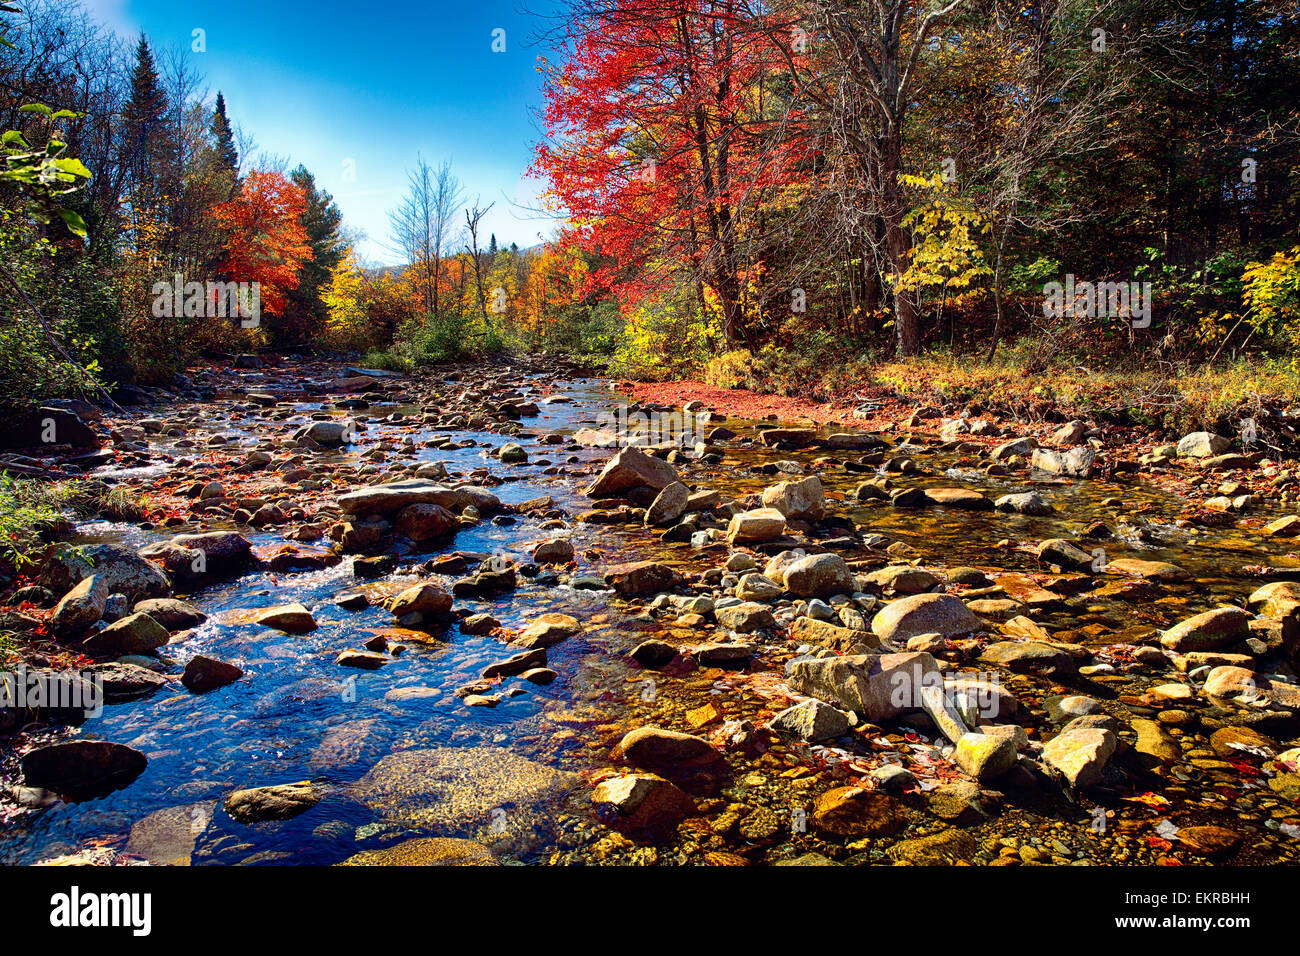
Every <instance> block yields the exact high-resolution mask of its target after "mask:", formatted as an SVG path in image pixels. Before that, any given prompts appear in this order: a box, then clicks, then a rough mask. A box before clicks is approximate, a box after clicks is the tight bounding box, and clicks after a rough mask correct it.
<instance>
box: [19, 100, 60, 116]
mask: <svg viewBox="0 0 1300 956" xmlns="http://www.w3.org/2000/svg"><path fill="white" fill-rule="evenodd" d="M18 112H20V113H40V114H41V115H42V116H49V115H50V114H51V113H53V112H54V110H52V109H50V108H49V107H48V106H46V105H45V104H44V103H28V104H27V105H26V106H20V107H18Z"/></svg>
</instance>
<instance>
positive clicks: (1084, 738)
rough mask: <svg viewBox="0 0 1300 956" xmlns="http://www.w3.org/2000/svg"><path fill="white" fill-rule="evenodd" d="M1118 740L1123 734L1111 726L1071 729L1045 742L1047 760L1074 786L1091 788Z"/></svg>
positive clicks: (1044, 752) (1045, 759)
mask: <svg viewBox="0 0 1300 956" xmlns="http://www.w3.org/2000/svg"><path fill="white" fill-rule="evenodd" d="M1118 744H1119V738H1117V737H1116V736H1115V734H1114V733H1112V732H1111V731H1109V730H1103V729H1101V728H1096V727H1094V728H1084V727H1081V728H1078V729H1074V730H1068V729H1067V730H1063V731H1062V732H1061V733H1059V734H1057V735H1056V736H1055V737H1053V738H1052V739H1051V740H1049V741H1048V742H1047V743H1046V744H1044V745H1043V760H1044V761H1046V763H1047V764H1048V765H1049V766H1050V767H1052V768H1053V769H1055V770H1056V771H1058V772H1059V773H1060V774H1061V775H1062V776H1064V777H1065V779H1066V781H1067V782H1068V783H1069V784H1070V786H1071V787H1074V788H1076V789H1087V788H1088V787H1092V786H1095V785H1096V784H1097V783H1099V782H1100V781H1101V772H1102V769H1103V768H1104V767H1105V766H1106V761H1108V760H1109V759H1110V756H1111V754H1113V753H1114V752H1115V748H1116V747H1117V746H1118Z"/></svg>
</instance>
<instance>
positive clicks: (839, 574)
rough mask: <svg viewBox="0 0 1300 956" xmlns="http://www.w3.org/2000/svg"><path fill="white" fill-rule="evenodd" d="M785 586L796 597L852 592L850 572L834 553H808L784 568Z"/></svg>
mask: <svg viewBox="0 0 1300 956" xmlns="http://www.w3.org/2000/svg"><path fill="white" fill-rule="evenodd" d="M785 588H786V590H787V591H789V592H790V593H791V594H794V595H795V596H796V597H804V598H827V597H831V596H832V595H835V594H852V593H853V592H854V591H855V590H856V587H855V586H854V583H853V572H851V571H850V570H849V566H848V565H847V564H845V563H844V559H843V558H841V557H840V556H839V555H838V554H829V553H828V554H810V555H808V556H807V557H805V558H800V559H799V560H797V561H795V562H794V563H793V564H791V565H790V566H789V567H787V568H786V569H785Z"/></svg>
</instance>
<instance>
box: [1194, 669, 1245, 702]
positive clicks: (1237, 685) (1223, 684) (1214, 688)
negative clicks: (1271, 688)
mask: <svg viewBox="0 0 1300 956" xmlns="http://www.w3.org/2000/svg"><path fill="white" fill-rule="evenodd" d="M1203 690H1204V691H1205V693H1206V695H1207V696H1209V697H1236V696H1237V695H1239V694H1247V695H1254V694H1256V693H1257V692H1258V687H1257V686H1256V681H1255V672H1254V671H1252V670H1249V669H1248V668H1245V667H1234V666H1233V665H1231V664H1224V665H1222V666H1220V667H1216V668H1214V669H1212V670H1211V671H1210V673H1209V674H1208V675H1206V678H1205V687H1204V688H1203Z"/></svg>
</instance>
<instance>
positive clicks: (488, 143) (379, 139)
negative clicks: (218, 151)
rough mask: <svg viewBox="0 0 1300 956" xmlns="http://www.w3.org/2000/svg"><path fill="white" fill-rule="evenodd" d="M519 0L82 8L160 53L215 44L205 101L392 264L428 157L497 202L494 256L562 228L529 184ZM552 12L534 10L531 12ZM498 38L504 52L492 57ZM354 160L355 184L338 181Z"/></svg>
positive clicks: (162, 2)
mask: <svg viewBox="0 0 1300 956" xmlns="http://www.w3.org/2000/svg"><path fill="white" fill-rule="evenodd" d="M520 2H521V0H472V2H454V3H453V2H445V0H422V2H421V0H389V2H384V0H87V6H88V8H89V9H90V10H91V11H92V13H94V14H95V15H96V16H97V17H99V18H100V19H101V20H102V21H103V22H104V23H105V24H107V25H108V26H111V27H112V28H113V29H115V30H116V31H117V32H119V33H121V34H123V35H131V34H135V33H138V32H139V31H141V30H143V31H144V32H145V33H146V34H148V36H149V39H150V42H151V44H153V45H154V46H155V48H161V47H165V46H167V45H168V44H183V45H184V46H185V47H187V48H189V47H190V46H191V44H192V41H193V36H194V35H193V31H194V30H195V29H202V30H204V31H206V38H205V39H206V45H207V52H205V53H195V54H193V62H194V63H195V65H196V66H197V67H198V68H199V69H201V70H202V71H203V73H204V74H205V75H206V80H207V86H208V87H209V89H210V96H211V97H212V98H215V97H216V93H217V90H220V91H221V92H222V93H223V94H224V95H225V98H226V106H227V110H228V112H229V113H230V116H231V119H232V121H234V122H235V123H237V124H239V125H241V126H242V127H244V129H245V130H247V131H248V132H250V133H251V134H252V135H253V136H254V137H255V139H256V141H257V146H258V148H259V149H260V150H262V151H265V152H267V153H271V154H276V155H279V156H283V157H286V158H287V159H288V160H289V163H290V165H291V166H296V165H297V164H298V163H303V164H305V165H306V166H307V168H308V169H310V170H311V171H312V172H313V173H314V174H315V176H316V180H317V182H318V183H319V184H320V185H321V186H322V187H323V188H325V189H327V190H329V192H331V193H333V195H334V198H335V200H336V201H337V202H338V204H339V207H340V208H341V209H342V211H343V216H344V220H345V222H346V223H347V224H348V225H349V226H352V227H358V228H360V229H363V230H365V232H366V233H367V234H368V236H369V240H368V241H367V242H365V243H363V244H362V246H361V248H360V252H361V254H362V256H363V257H364V258H366V259H370V260H374V261H378V262H384V263H390V264H391V263H393V262H396V261H398V257H397V256H396V255H395V254H394V253H392V252H391V251H389V250H387V249H386V248H385V244H386V243H387V241H388V218H387V212H388V210H389V209H391V208H393V207H394V206H395V205H396V204H397V203H398V202H399V201H400V199H401V197H402V195H403V193H404V192H405V186H406V171H407V170H408V169H409V168H410V166H412V165H413V164H414V162H415V157H416V154H417V153H419V154H422V155H423V156H424V157H425V158H426V159H428V160H429V161H430V162H431V163H433V164H435V165H436V164H437V163H438V162H440V161H442V160H443V159H450V160H451V162H452V166H453V169H454V171H455V172H456V174H457V175H458V176H459V177H460V179H461V181H462V182H463V183H464V186H465V192H466V194H467V196H468V198H470V199H471V200H472V199H473V198H474V196H475V195H479V196H481V197H482V204H483V205H486V204H487V203H489V202H494V203H496V205H495V207H494V208H493V209H492V211H491V212H490V213H489V214H488V216H487V218H486V219H485V220H484V224H485V225H484V229H485V233H484V240H483V241H484V243H486V233H487V232H488V231H490V232H495V233H496V236H497V241H498V242H499V243H500V244H501V245H509V244H510V243H511V242H517V243H518V244H519V245H520V246H530V245H533V244H535V243H536V242H538V241H539V233H540V234H541V236H542V237H549V235H550V233H551V231H552V228H553V223H552V221H550V220H549V219H548V220H539V219H537V218H536V216H537V215H538V214H537V213H534V212H530V211H528V210H527V209H523V208H519V207H520V206H521V205H522V206H536V205H537V203H536V193H537V191H538V189H539V185H538V183H537V182H536V181H535V180H528V181H527V182H525V181H524V179H523V176H524V172H525V170H526V169H527V167H528V164H529V162H530V160H531V157H532V148H533V144H534V143H535V142H536V140H537V138H538V136H539V133H538V130H537V128H536V121H535V118H534V116H533V112H532V110H533V109H534V108H536V107H537V106H539V105H540V104H541V93H540V85H541V78H540V76H539V74H538V73H537V58H538V56H539V55H540V54H541V53H543V51H542V50H541V49H539V48H538V47H536V46H533V45H532V40H533V37H534V35H535V34H536V32H537V30H538V28H539V26H544V24H543V23H541V22H539V21H538V19H537V18H536V17H532V16H528V15H526V14H524V13H522V12H521V10H520ZM542 6H544V4H542V3H539V4H538V7H542ZM498 28H500V29H503V30H505V46H506V50H505V52H504V53H495V52H493V50H492V42H493V30H495V29H498ZM348 160H352V161H354V164H355V180H354V181H351V182H349V181H345V179H344V175H345V173H344V171H345V162H346V161H348Z"/></svg>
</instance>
